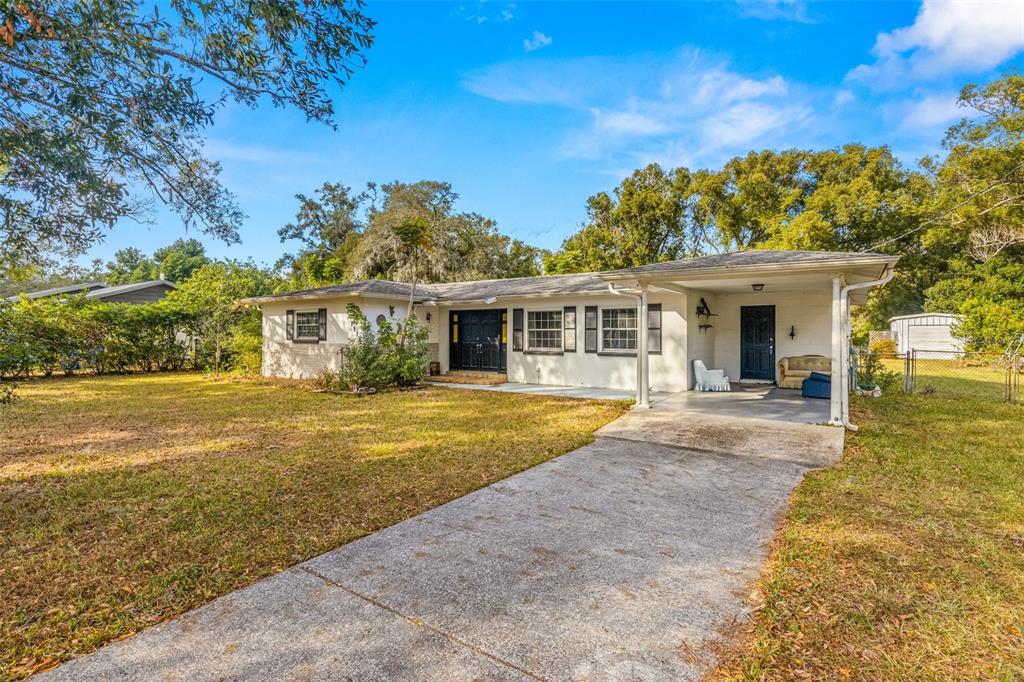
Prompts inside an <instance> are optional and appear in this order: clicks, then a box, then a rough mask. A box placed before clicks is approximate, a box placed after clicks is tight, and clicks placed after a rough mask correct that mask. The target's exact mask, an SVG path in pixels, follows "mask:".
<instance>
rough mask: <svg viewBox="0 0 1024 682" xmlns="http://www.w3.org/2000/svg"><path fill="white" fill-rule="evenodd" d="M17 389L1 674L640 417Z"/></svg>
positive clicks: (4, 502) (555, 404)
mask: <svg viewBox="0 0 1024 682" xmlns="http://www.w3.org/2000/svg"><path fill="white" fill-rule="evenodd" d="M19 394H20V396H21V400H20V401H19V402H18V403H16V404H15V405H13V406H11V407H9V408H4V409H3V410H0V595H2V598H0V679H17V678H20V677H24V676H26V675H28V674H30V673H31V672H33V671H35V670H39V669H42V668H46V667H48V666H50V665H53V664H54V663H56V662H58V661H60V660H63V659H66V658H68V657H70V656H73V655H75V654H79V653H83V652H87V651H89V650H91V649H93V648H95V647H97V646H99V645H101V644H103V643H105V642H108V641H111V640H113V639H117V638H119V637H123V636H126V635H129V634H131V633H133V632H135V631H137V630H139V629H140V628H143V627H146V626H148V625H151V624H153V623H156V622H158V621H160V620H163V619H166V618H168V617H171V616H174V615H176V614H179V613H181V612H183V611H185V610H187V609H190V608H192V607H194V606H197V605H199V604H201V603H203V602H205V601H208V600H210V599H212V598H213V597H216V596H218V595H221V594H224V593H225V592H228V591H230V590H233V589H236V588H238V587H241V586H243V585H246V584H248V583H251V582H253V581H254V580H256V579H258V578H261V577H264V576H266V575H268V574H270V573H273V572H275V571H280V570H282V569H283V568H285V567H287V566H289V565H291V564H294V563H297V562H299V561H302V560H304V559H307V558H309V557H312V556H315V555H317V554H319V553H321V552H324V551H326V550H329V549H331V548H333V547H336V546H338V545H341V544H344V543H346V542H349V541H351V540H354V539H356V538H358V537H360V536H362V535H365V534H367V533H370V532H373V531H375V530H378V529H380V528H383V527H385V526H388V525H391V524H394V523H397V522H398V521H401V520H402V519H405V518H408V517H410V516H413V515H415V514H418V513H420V512H423V511H425V510H427V509H430V508H432V507H435V506H437V505H439V504H442V503H444V502H446V501H448V500H451V499H453V498H456V497H459V496H461V495H464V494H466V493H468V492H470V491H472V490H475V489H477V488H480V487H482V486H484V485H487V484H489V483H492V482H494V481H496V480H499V479H501V478H504V477H506V476H509V475H510V474H513V473H515V472H517V471H521V470H523V469H527V468H529V467H531V466H534V465H536V464H539V463H541V462H544V461H546V460H548V459H550V458H552V457H555V456H557V455H560V454H562V453H564V452H567V451H569V450H572V449H574V448H576V447H579V446H581V445H583V444H585V443H587V442H589V441H590V440H592V438H593V436H592V434H593V432H594V430H596V429H597V428H599V427H600V426H602V425H604V424H605V423H607V422H608V421H610V420H612V419H613V418H615V417H616V416H618V415H619V414H621V413H622V412H623V411H624V410H625V409H626V406H625V404H623V403H612V402H597V401H581V400H572V399H560V398H548V397H536V396H526V395H515V394H507V393H491V392H483V391H460V390H454V389H446V388H428V389H424V390H419V391H410V392H395V393H385V394H380V395H374V396H369V397H364V398H357V397H354V396H338V395H327V394H318V393H313V392H310V391H308V390H305V389H303V388H301V387H296V386H287V385H280V384H278V385H275V384H270V383H262V382H247V381H227V380H225V381H212V380H208V379H204V378H203V377H201V376H198V375H194V374H164V375H149V376H133V377H98V378H80V379H70V380H68V379H53V380H40V381H30V382H25V383H24V384H22V386H21V388H20V389H19Z"/></svg>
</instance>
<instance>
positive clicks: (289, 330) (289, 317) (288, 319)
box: [284, 310, 295, 341]
mask: <svg viewBox="0 0 1024 682" xmlns="http://www.w3.org/2000/svg"><path fill="white" fill-rule="evenodd" d="M284 316H285V322H284V324H285V328H284V337H285V338H286V339H288V340H289V341H292V340H294V339H295V311H294V310H289V311H286V312H285V314H284Z"/></svg>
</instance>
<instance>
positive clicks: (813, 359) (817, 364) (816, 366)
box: [779, 355, 832, 388]
mask: <svg viewBox="0 0 1024 682" xmlns="http://www.w3.org/2000/svg"><path fill="white" fill-rule="evenodd" d="M831 371H832V360H831V359H830V358H827V357H825V356H824V355H794V356H792V357H788V358H782V359H781V360H779V388H802V387H803V385H804V379H806V378H807V377H809V376H810V375H811V372H821V373H822V374H829V373H830V372H831Z"/></svg>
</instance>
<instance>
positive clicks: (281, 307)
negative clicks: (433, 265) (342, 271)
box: [261, 297, 438, 379]
mask: <svg viewBox="0 0 1024 682" xmlns="http://www.w3.org/2000/svg"><path fill="white" fill-rule="evenodd" d="M349 303H355V304H356V305H358V306H359V308H360V310H362V311H363V313H364V314H365V315H366V316H367V317H368V318H369V319H370V320H371V322H374V321H376V319H377V316H378V315H384V316H385V317H386V318H389V319H391V320H394V321H396V322H398V321H401V320H403V319H405V311H406V303H405V302H403V301H398V300H391V299H373V298H367V297H341V298H331V299H321V300H309V301H301V300H293V301H280V302H273V303H266V304H263V305H262V306H261V307H262V310H263V375H264V376H269V377H279V378H285V379H312V378H314V377H316V376H317V375H318V374H320V373H321V372H323V371H324V370H331V371H338V370H339V369H340V367H341V350H342V348H343V347H344V346H345V345H346V344H348V343H349V340H350V339H351V338H352V335H353V333H354V329H353V326H352V324H351V322H350V321H349V318H348V314H347V312H346V307H347V305H348V304H349ZM319 308H327V340H326V341H320V342H318V343H296V342H294V341H289V340H288V338H287V333H286V324H287V322H286V320H287V311H289V310H295V311H297V312H298V311H307V310H309V311H314V310H318V309H319ZM392 308H393V311H392ZM426 312H427V310H424V309H419V308H417V315H418V316H419V318H420V323H421V324H424V325H425V326H427V327H428V329H429V330H430V337H429V338H428V339H427V343H428V344H431V350H432V352H433V353H434V354H436V348H437V330H438V324H437V314H436V311H431V320H430V321H429V322H427V321H426V320H425V313H426Z"/></svg>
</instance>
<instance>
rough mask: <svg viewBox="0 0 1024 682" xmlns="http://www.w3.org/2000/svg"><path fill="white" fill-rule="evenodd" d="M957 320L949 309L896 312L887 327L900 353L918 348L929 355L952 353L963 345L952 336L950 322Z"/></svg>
mask: <svg viewBox="0 0 1024 682" xmlns="http://www.w3.org/2000/svg"><path fill="white" fill-rule="evenodd" d="M959 321H960V318H959V317H957V316H956V315H953V314H951V313H917V314H916V315H897V316H896V317H893V318H890V319H889V330H890V331H892V332H893V335H894V336H895V337H896V352H897V353H898V354H900V355H906V354H907V353H909V352H911V351H913V350H919V351H925V352H926V353H928V354H929V356H931V357H951V356H953V355H956V354H957V353H959V352H960V351H962V350H963V349H964V344H963V341H961V340H960V339H958V338H956V337H955V336H953V325H955V324H956V323H957V322H959Z"/></svg>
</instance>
